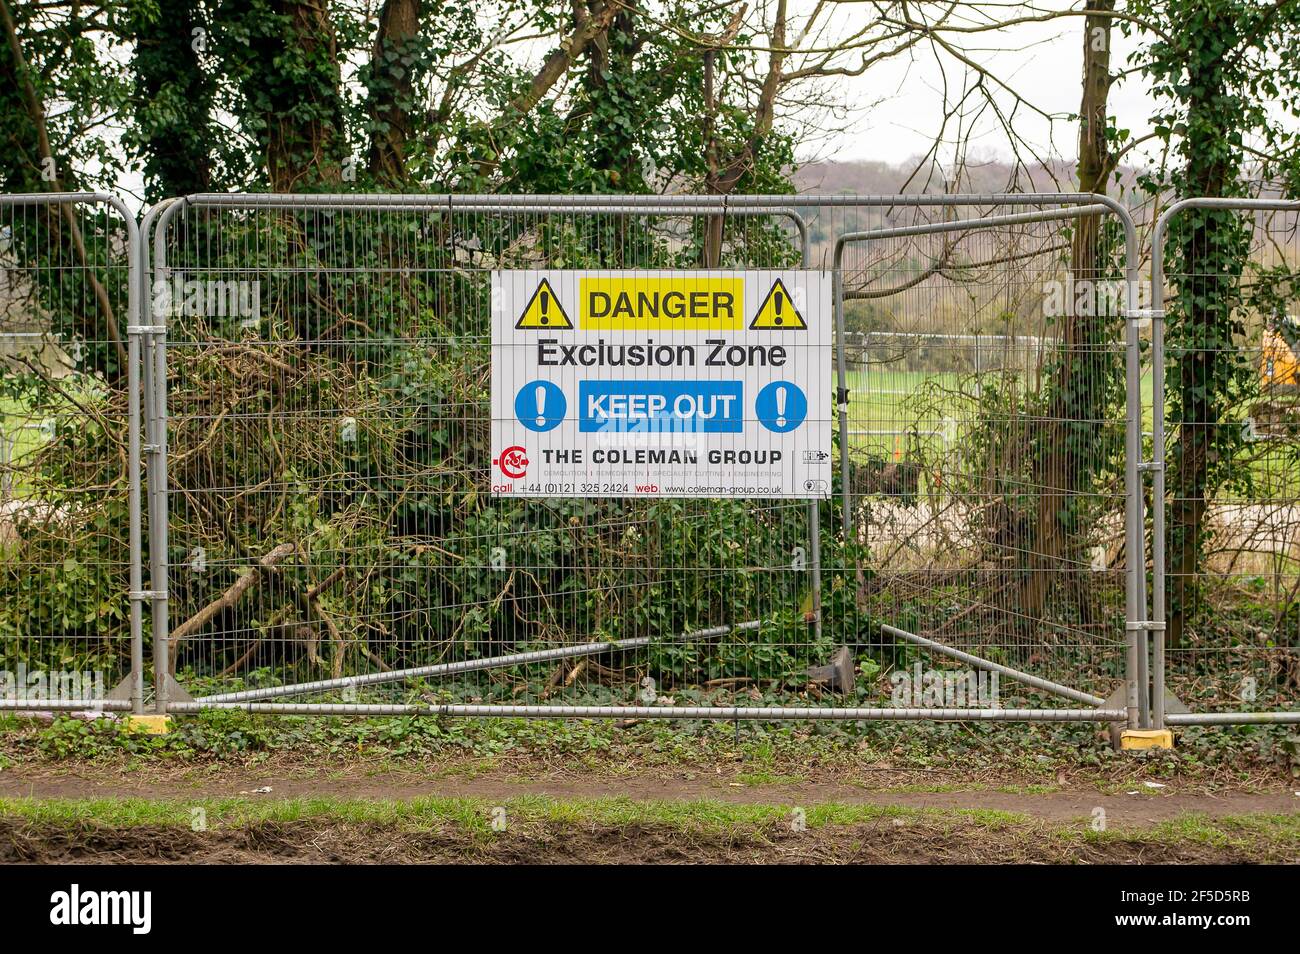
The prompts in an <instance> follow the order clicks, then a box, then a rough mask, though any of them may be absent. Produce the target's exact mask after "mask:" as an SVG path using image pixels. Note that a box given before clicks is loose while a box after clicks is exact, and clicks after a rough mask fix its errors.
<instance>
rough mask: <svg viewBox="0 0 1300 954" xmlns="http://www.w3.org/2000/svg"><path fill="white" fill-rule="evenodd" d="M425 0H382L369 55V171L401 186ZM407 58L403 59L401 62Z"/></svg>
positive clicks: (403, 182) (384, 182) (408, 139)
mask: <svg viewBox="0 0 1300 954" xmlns="http://www.w3.org/2000/svg"><path fill="white" fill-rule="evenodd" d="M420 14H421V0H384V6H383V9H382V10H380V12H379V29H378V31H377V32H376V34H375V45H374V49H373V50H372V52H371V55H370V70H371V79H370V94H369V99H370V102H369V110H370V121H371V123H372V124H373V125H372V129H371V132H370V155H369V160H368V167H369V169H370V174H371V175H372V176H374V177H375V179H376V180H378V181H379V182H380V183H382V184H384V185H386V186H389V187H392V188H399V187H401V186H402V185H403V184H405V183H406V181H407V170H406V160H407V154H406V152H407V143H408V142H410V140H411V111H412V110H413V109H414V107H415V93H416V89H415V83H416V78H417V76H416V70H415V68H414V63H415V57H416V54H417V50H416V44H417V43H419V32H420ZM404 60H405V62H403V61H404Z"/></svg>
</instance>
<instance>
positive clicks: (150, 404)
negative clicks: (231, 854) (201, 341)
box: [140, 199, 185, 715]
mask: <svg viewBox="0 0 1300 954" xmlns="http://www.w3.org/2000/svg"><path fill="white" fill-rule="evenodd" d="M184 204H185V203H184V200H183V199H179V200H178V199H164V200H163V201H162V202H160V203H158V204H157V205H154V206H152V207H151V208H150V209H149V211H148V212H146V213H145V216H144V219H143V220H142V222H141V228H140V233H141V238H140V247H141V255H140V261H141V265H142V269H141V270H142V272H143V276H142V279H141V281H142V287H143V289H144V291H145V292H146V293H147V295H148V302H149V304H148V308H149V315H150V321H149V327H148V329H147V334H146V336H145V339H144V347H145V353H144V359H143V365H144V378H145V412H146V415H147V418H146V420H147V427H146V430H147V434H148V451H149V468H148V484H149V487H148V489H149V585H150V593H149V596H150V606H151V625H152V633H153V681H154V712H155V713H156V714H158V715H166V714H167V703H168V699H167V696H168V681H169V677H170V675H171V664H170V651H169V641H168V624H169V615H168V614H169V602H168V575H169V568H168V565H167V522H168V508H167V350H166V340H167V319H168V316H169V313H168V312H166V311H165V312H163V313H162V314H158V312H157V309H156V307H155V297H156V296H155V295H154V294H153V291H154V282H153V280H152V279H153V270H152V269H151V268H150V255H149V241H150V235H151V234H155V235H156V237H157V248H156V251H157V255H156V257H157V261H158V279H157V280H158V281H162V282H166V280H167V279H166V272H167V264H166V258H165V256H166V248H165V244H164V242H165V239H164V234H165V229H166V223H167V222H168V221H170V219H171V217H172V216H173V215H174V214H175V213H176V211H177V210H179V209H180V208H182V207H183V206H184ZM160 218H161V219H162V221H161V222H158V220H159V219H160ZM155 227H157V232H156V233H155V232H154V228H155ZM165 300H169V299H165Z"/></svg>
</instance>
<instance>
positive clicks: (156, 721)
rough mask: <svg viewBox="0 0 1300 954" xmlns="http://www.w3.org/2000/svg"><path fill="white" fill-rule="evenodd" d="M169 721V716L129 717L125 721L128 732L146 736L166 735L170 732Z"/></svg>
mask: <svg viewBox="0 0 1300 954" xmlns="http://www.w3.org/2000/svg"><path fill="white" fill-rule="evenodd" d="M171 721H172V720H171V716H165V715H129V716H127V717H126V719H125V722H126V727H127V729H128V731H131V732H143V733H145V734H146V735H166V734H167V733H168V732H170V731H171Z"/></svg>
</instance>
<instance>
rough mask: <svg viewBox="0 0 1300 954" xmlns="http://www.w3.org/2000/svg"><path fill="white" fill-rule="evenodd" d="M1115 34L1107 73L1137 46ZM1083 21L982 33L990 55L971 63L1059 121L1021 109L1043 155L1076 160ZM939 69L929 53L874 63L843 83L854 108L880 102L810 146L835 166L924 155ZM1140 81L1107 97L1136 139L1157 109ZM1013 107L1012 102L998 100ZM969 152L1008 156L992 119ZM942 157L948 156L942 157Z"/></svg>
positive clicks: (938, 97)
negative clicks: (832, 136) (836, 163)
mask: <svg viewBox="0 0 1300 954" xmlns="http://www.w3.org/2000/svg"><path fill="white" fill-rule="evenodd" d="M1112 32H1113V37H1112V43H1113V50H1112V53H1111V70H1112V72H1114V71H1116V70H1119V69H1122V68H1123V67H1124V66H1125V64H1126V63H1127V60H1128V56H1129V54H1130V52H1131V51H1132V50H1133V48H1134V43H1133V41H1131V40H1128V39H1126V38H1124V37H1122V36H1120V35H1119V31H1118V30H1115V31H1112ZM1082 33H1083V23H1082V21H1081V20H1080V19H1078V18H1068V19H1064V20H1060V21H1057V22H1055V23H1045V24H1029V25H1024V26H1017V27H1015V28H1014V29H1013V30H1011V31H1008V32H1006V33H1004V34H993V33H990V34H985V35H983V36H982V38H981V39H980V41H979V42H980V43H981V45H982V46H984V47H986V48H987V49H984V50H981V51H978V52H977V53H974V54H973V55H972V56H971V58H972V59H975V60H977V61H978V62H980V63H982V64H984V65H986V66H987V67H988V68H989V69H991V70H993V71H994V72H995V74H996V75H997V76H999V77H1000V78H1002V79H1004V80H1005V81H1006V82H1008V83H1009V84H1010V85H1012V86H1014V87H1015V88H1016V89H1017V90H1020V91H1022V94H1023V95H1025V96H1026V98H1027V99H1029V100H1030V101H1031V102H1032V103H1033V104H1034V105H1035V106H1037V107H1038V108H1039V109H1042V110H1043V111H1044V112H1047V113H1049V114H1053V115H1055V116H1058V117H1060V118H1059V119H1058V120H1057V121H1056V122H1055V123H1049V122H1048V120H1047V119H1045V118H1044V117H1042V116H1041V115H1039V114H1038V113H1036V112H1034V111H1031V110H1029V109H1025V108H1024V107H1021V109H1020V111H1019V112H1017V114H1016V115H1015V117H1014V120H1013V122H1014V126H1015V128H1016V131H1017V133H1018V134H1019V135H1020V136H1022V137H1023V138H1024V139H1026V140H1028V141H1029V142H1030V143H1032V144H1033V145H1034V146H1035V147H1036V148H1037V149H1039V150H1042V151H1043V152H1045V153H1051V152H1052V151H1054V152H1055V154H1056V155H1057V156H1060V157H1065V158H1068V159H1073V158H1074V157H1075V153H1076V137H1077V135H1078V127H1077V124H1076V123H1075V122H1074V121H1073V120H1069V119H1067V118H1065V117H1068V116H1070V115H1072V114H1074V113H1076V112H1077V111H1078V109H1079V97H1080V94H1081V89H1082V85H1081V84H1082V74H1081V71H1082V68H1083V63H1082V60H1083V46H1082V44H1083V39H1082ZM962 73H963V68H962V67H961V66H960V64H954V65H953V66H952V68H951V69H949V71H948V80H949V83H950V84H952V83H954V82H956V83H960V82H961V81H962V78H963V77H962ZM940 82H941V76H940V73H939V68H938V66H937V64H936V63H935V61H934V59H933V57H932V56H930V55H929V54H928V53H922V54H918V56H917V58H916V59H915V60H914V61H912V62H909V61H906V60H904V59H901V58H900V59H896V60H892V61H886V62H883V63H879V64H876V65H873V66H872V67H871V69H870V70H868V72H867V73H866V74H864V75H863V76H860V77H856V78H854V79H851V80H849V81H847V82H846V87H845V88H846V94H847V95H848V96H849V97H850V98H851V99H852V100H854V101H856V102H858V103H871V102H875V101H877V100H882V101H881V102H880V103H879V105H875V106H872V107H870V108H869V109H867V110H866V111H865V113H864V114H863V115H862V116H861V117H860V118H859V119H858V121H857V122H856V123H855V124H854V128H853V129H852V130H850V131H848V132H846V133H844V134H842V135H840V136H838V137H836V138H835V139H834V140H833V141H832V142H829V143H826V144H824V145H822V146H819V147H814V148H815V149H816V152H817V154H819V155H820V156H821V157H822V158H834V159H839V160H852V159H874V160H881V161H886V162H902V161H904V160H906V159H909V158H911V157H913V156H916V155H919V154H922V153H924V152H925V151H926V150H927V149H928V148H929V146H930V144H931V142H932V141H933V139H934V135H935V132H936V129H937V126H938V123H939V121H940V119H941V118H942V115H943V94H942V91H941V88H940ZM1145 91H1146V86H1145V84H1144V82H1143V81H1142V80H1141V79H1139V78H1134V79H1131V80H1128V81H1121V82H1119V83H1117V84H1116V85H1115V86H1114V87H1112V89H1111V92H1110V100H1109V107H1110V112H1111V113H1112V114H1113V115H1114V116H1115V117H1116V119H1117V121H1118V122H1119V124H1120V126H1121V128H1127V129H1129V130H1131V131H1132V132H1133V134H1134V135H1135V136H1137V135H1142V134H1143V133H1145V132H1146V131H1148V129H1149V125H1148V122H1147V120H1148V119H1149V117H1150V115H1151V112H1152V109H1153V107H1154V104H1153V102H1152V100H1151V97H1149V96H1148V95H1146V92H1145ZM1003 103H1004V105H1005V106H1006V108H1008V109H1009V108H1010V107H1011V105H1012V101H1011V99H1010V97H1006V96H1004V97H1003ZM971 152H972V154H973V155H974V156H978V157H980V158H991V157H994V156H997V157H1009V156H1010V155H1011V151H1010V148H1009V146H1008V144H1007V139H1006V134H1005V133H1004V131H1003V130H1002V129H1001V127H1000V126H999V124H998V123H997V121H996V119H995V117H994V116H992V115H987V116H986V117H985V118H984V119H983V121H982V122H980V123H979V124H978V125H977V126H976V127H975V135H974V136H972V137H971ZM944 158H945V159H948V158H950V157H949V156H945V157H944Z"/></svg>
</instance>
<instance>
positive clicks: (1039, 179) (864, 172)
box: [794, 160, 1138, 195]
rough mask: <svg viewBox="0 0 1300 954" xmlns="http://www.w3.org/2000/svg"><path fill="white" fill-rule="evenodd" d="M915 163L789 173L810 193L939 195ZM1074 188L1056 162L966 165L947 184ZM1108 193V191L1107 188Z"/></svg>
mask: <svg viewBox="0 0 1300 954" xmlns="http://www.w3.org/2000/svg"><path fill="white" fill-rule="evenodd" d="M916 166H917V163H916V162H913V163H901V164H897V165H895V164H891V163H886V162H873V161H870V160H858V161H853V162H835V161H831V160H821V161H817V162H810V163H807V164H805V165H802V166H800V167H799V168H798V170H797V171H796V172H795V174H794V181H795V186H796V187H797V188H798V191H799V192H801V193H806V194H810V195H842V194H846V193H858V194H860V195H893V194H895V193H898V192H900V191H905V192H909V193H943V192H944V191H945V190H944V182H943V179H942V177H941V176H940V175H939V174H938V173H937V172H934V171H930V173H929V175H928V176H927V173H926V172H925V171H922V172H919V173H917V172H916V171H915V170H916ZM1137 174H1138V173H1137V170H1136V169H1127V168H1126V169H1124V170H1123V171H1122V173H1121V185H1122V186H1123V189H1124V191H1125V192H1129V191H1130V190H1131V189H1132V187H1133V186H1134V185H1135V184H1136V180H1137ZM1077 188H1078V185H1077V182H1076V180H1075V176H1074V165H1073V163H1066V162H1057V163H1052V164H1049V165H1036V166H1030V167H1029V168H1027V169H1020V170H1019V171H1018V172H1017V170H1016V169H1015V167H1014V166H1013V165H1012V164H1011V163H1009V162H1003V161H989V162H983V163H972V164H971V165H969V166H968V167H967V168H966V169H965V170H963V172H962V177H961V181H960V182H957V183H953V184H952V185H951V186H949V188H948V191H950V192H1073V191H1075V190H1076V189H1077ZM1112 191H1114V190H1112Z"/></svg>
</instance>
